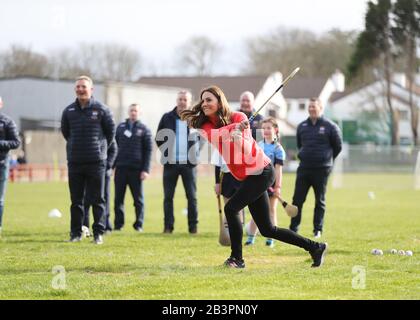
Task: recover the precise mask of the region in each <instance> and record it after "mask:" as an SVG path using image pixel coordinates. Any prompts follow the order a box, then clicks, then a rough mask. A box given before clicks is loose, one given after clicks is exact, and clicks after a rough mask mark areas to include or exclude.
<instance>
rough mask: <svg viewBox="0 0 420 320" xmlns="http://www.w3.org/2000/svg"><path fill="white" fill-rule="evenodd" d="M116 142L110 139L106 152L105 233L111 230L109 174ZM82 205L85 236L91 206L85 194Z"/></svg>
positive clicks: (114, 155)
mask: <svg viewBox="0 0 420 320" xmlns="http://www.w3.org/2000/svg"><path fill="white" fill-rule="evenodd" d="M117 150H118V149H117V143H116V142H115V140H114V141H112V143H111V145H110V146H109V148H108V153H107V159H106V171H105V216H106V218H105V233H110V232H112V225H111V222H110V216H111V207H110V201H111V183H110V182H111V176H112V169H113V168H114V163H115V159H116V158H117ZM84 205H85V215H84V217H83V226H82V230H83V233H84V234H83V235H84V236H85V237H90V235H91V234H90V231H89V225H90V223H89V220H90V219H89V208H90V207H91V204H90V203H89V199H87V197H86V194H85V199H84Z"/></svg>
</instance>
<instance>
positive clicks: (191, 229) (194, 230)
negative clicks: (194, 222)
mask: <svg viewBox="0 0 420 320" xmlns="http://www.w3.org/2000/svg"><path fill="white" fill-rule="evenodd" d="M188 231H189V232H190V234H197V233H198V230H197V227H191V228H188Z"/></svg>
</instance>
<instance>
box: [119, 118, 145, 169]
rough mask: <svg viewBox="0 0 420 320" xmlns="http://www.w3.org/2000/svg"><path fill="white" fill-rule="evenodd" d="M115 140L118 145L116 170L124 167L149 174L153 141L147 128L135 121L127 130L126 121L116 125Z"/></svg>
mask: <svg viewBox="0 0 420 320" xmlns="http://www.w3.org/2000/svg"><path fill="white" fill-rule="evenodd" d="M128 132H129V133H128ZM127 135H129V136H127ZM115 139H116V141H117V144H118V156H117V160H116V161H115V166H116V167H117V168H118V167H125V168H130V169H136V170H141V171H145V172H150V161H151V158H152V148H153V140H152V133H151V131H150V130H149V128H147V127H146V126H145V125H144V124H143V123H142V122H141V121H136V122H135V123H133V126H132V128H131V130H129V120H128V119H127V120H126V121H125V122H122V123H120V124H119V125H118V127H117V133H116V136H115Z"/></svg>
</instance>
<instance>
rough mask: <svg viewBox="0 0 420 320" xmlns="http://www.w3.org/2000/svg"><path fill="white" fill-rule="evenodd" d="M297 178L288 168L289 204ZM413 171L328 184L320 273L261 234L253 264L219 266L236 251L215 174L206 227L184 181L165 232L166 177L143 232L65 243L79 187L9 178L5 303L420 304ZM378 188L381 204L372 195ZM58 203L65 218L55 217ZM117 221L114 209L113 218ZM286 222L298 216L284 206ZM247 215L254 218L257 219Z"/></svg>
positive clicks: (0, 251) (419, 206)
mask: <svg viewBox="0 0 420 320" xmlns="http://www.w3.org/2000/svg"><path fill="white" fill-rule="evenodd" d="M293 184H294V175H285V183H284V191H283V194H284V196H285V198H286V199H291V196H292V192H293ZM412 185H413V183H412V176H409V175H385V174H384V175H345V176H344V188H342V189H338V190H334V189H331V188H330V189H329V191H328V194H327V205H328V208H327V215H326V231H325V234H324V237H323V240H325V241H328V242H329V244H330V251H329V254H328V255H327V258H326V264H325V266H324V267H323V268H321V269H316V270H314V269H311V268H310V264H311V260H310V258H309V255H308V254H307V253H306V252H304V251H303V250H301V249H299V248H295V247H292V246H289V245H286V244H283V243H278V242H277V243H276V246H275V248H274V249H269V248H266V247H265V245H264V241H263V239H262V238H261V237H258V239H257V243H256V245H255V246H254V247H252V248H244V258H245V261H246V264H247V268H246V269H245V270H229V269H225V268H223V267H221V264H222V263H223V261H224V260H225V259H226V258H227V257H228V255H229V253H230V249H229V248H223V247H221V246H219V245H218V243H217V237H218V213H217V204H216V200H215V196H214V194H213V191H212V180H211V178H200V179H199V186H198V196H199V200H198V202H199V219H200V223H199V234H198V235H197V236H190V235H189V234H188V232H187V231H188V227H187V219H186V217H185V216H184V215H183V214H182V208H184V207H185V206H186V201H185V199H184V191H183V188H182V183H181V181H179V182H178V188H177V193H176V199H175V216H176V223H175V233H174V234H173V235H163V234H162V233H161V232H162V230H163V212H162V186H161V181H160V178H155V179H151V180H149V181H147V183H146V205H147V207H146V221H145V232H144V233H143V234H136V233H135V232H134V230H133V229H132V227H131V224H132V221H133V219H134V210H133V206H132V200H131V197H128V196H127V200H126V209H127V218H126V220H127V225H126V227H125V229H124V230H123V231H122V232H121V233H114V234H112V235H110V236H107V237H106V238H105V244H104V245H103V246H95V245H93V244H92V243H90V241H89V240H87V239H84V240H83V242H81V243H75V244H74V243H73V244H72V243H66V240H67V239H68V231H69V224H70V218H69V209H68V208H69V192H68V188H67V184H65V183H33V184H29V183H22V184H9V186H8V190H7V197H6V211H5V217H4V223H3V237H2V239H0V299H142V300H143V299H144V300H147V299H420V258H419V257H420V192H419V191H415V190H414V189H413V188H412ZM370 191H374V192H375V195H376V199H375V200H371V199H369V197H368V192H370ZM313 203H314V199H313V195H312V192H311V193H310V195H309V197H308V200H307V202H306V205H305V208H304V213H303V224H302V229H301V234H303V235H305V236H309V235H311V230H312V225H311V221H312V215H313V214H312V210H313ZM52 208H58V209H59V210H60V211H61V212H63V218H61V219H50V218H48V212H49V211H50V210H51V209H52ZM112 216H113V214H112ZM278 217H279V225H280V226H281V227H288V218H287V216H286V215H285V214H284V213H283V211H282V210H281V209H280V208H279V210H278ZM247 219H248V217H247ZM373 248H381V249H382V250H388V249H391V248H396V249H405V250H412V251H414V257H411V258H409V257H399V256H391V255H385V256H382V257H377V256H372V255H371V254H370V251H371V250H372V249H373ZM54 266H63V267H64V268H65V270H66V289H65V290H56V289H53V288H52V281H53V278H54V276H55V275H54V274H53V273H52V269H53V267H54ZM354 266H362V267H363V268H365V271H366V288H365V289H364V290H355V289H353V288H352V279H353V278H354V277H355V274H353V273H352V269H353V267H354Z"/></svg>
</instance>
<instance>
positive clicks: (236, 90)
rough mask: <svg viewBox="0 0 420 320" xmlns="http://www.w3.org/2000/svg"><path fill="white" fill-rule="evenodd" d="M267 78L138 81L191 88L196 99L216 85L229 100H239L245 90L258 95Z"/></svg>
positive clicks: (149, 79)
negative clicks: (205, 90)
mask: <svg viewBox="0 0 420 320" xmlns="http://www.w3.org/2000/svg"><path fill="white" fill-rule="evenodd" d="M267 78H268V76H237V77H142V78H140V80H139V81H138V83H141V84H151V85H157V86H170V87H180V88H185V89H189V90H191V93H192V95H193V98H194V99H197V98H198V96H199V95H200V93H201V90H202V89H203V88H205V87H208V86H211V85H216V86H218V87H220V88H221V89H222V90H223V92H224V93H225V95H226V98H227V100H228V101H239V97H240V95H241V94H242V93H243V92H244V91H251V92H252V93H254V94H255V95H257V94H258V92H259V91H260V90H261V88H262V87H263V86H264V83H265V82H266V80H267Z"/></svg>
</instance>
